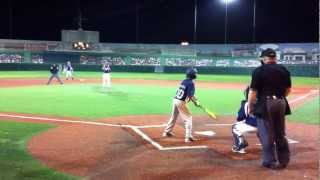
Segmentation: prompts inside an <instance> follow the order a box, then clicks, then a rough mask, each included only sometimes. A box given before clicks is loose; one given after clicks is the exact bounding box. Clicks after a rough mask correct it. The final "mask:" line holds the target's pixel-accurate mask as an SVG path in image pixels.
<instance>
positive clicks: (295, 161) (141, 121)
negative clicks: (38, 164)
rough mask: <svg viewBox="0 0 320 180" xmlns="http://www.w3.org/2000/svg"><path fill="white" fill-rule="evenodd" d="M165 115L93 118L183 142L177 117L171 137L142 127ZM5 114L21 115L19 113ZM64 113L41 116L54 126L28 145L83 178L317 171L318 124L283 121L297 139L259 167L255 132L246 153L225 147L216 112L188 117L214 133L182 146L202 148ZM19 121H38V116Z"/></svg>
mask: <svg viewBox="0 0 320 180" xmlns="http://www.w3.org/2000/svg"><path fill="white" fill-rule="evenodd" d="M24 116H26V115H24ZM0 117H1V115H0ZM1 118H2V117H1ZM42 118H44V117H42ZM167 118H168V117H167V116H159V115H148V116H126V117H116V118H108V119H103V120H99V123H108V124H114V125H116V126H117V125H120V124H121V125H130V126H137V127H138V126H143V128H142V127H141V129H140V130H141V131H142V132H143V134H145V135H146V136H148V137H150V138H151V139H152V140H153V141H155V142H156V143H159V144H160V145H161V146H163V147H180V146H186V144H185V143H184V142H183V136H184V130H183V125H182V123H181V121H179V123H178V125H177V127H176V128H175V134H176V135H175V137H173V138H163V137H161V132H162V130H163V127H149V128H148V127H146V126H154V125H162V124H164V123H166V121H167ZM5 119H9V120H20V121H21V119H20V118H8V117H6V118H5ZM49 119H50V118H49ZM65 119H68V120H70V122H63V121H61V122H56V121H49V120H48V121H46V120H44V121H41V122H42V123H54V124H56V125H57V127H56V128H54V129H50V130H49V131H47V132H44V133H42V134H39V135H38V136H35V137H33V138H32V140H31V141H30V142H29V143H28V150H29V151H30V153H31V154H32V155H33V156H34V157H35V158H37V159H39V160H40V161H42V162H43V163H45V164H46V165H48V166H49V167H51V168H54V169H56V170H58V171H61V172H65V173H68V174H73V175H77V176H81V177H85V178H88V179H130V180H131V179H132V180H138V179H159V180H160V179H161V180H162V179H208V180H209V179H215V178H218V179H258V178H261V177H263V179H317V177H318V176H319V174H318V167H319V165H318V159H317V158H315V157H318V152H319V147H318V146H317V142H318V135H319V128H318V126H313V125H305V124H299V123H289V124H288V125H287V127H288V137H289V138H290V139H292V140H295V141H299V143H296V144H290V148H291V152H292V156H291V163H290V165H289V167H288V168H287V169H285V170H281V171H271V170H266V169H264V168H261V167H260V152H261V149H260V148H261V147H260V146H259V145H257V144H258V140H257V138H256V135H255V134H250V135H248V137H247V140H248V141H249V144H250V146H249V148H248V154H245V155H237V154H234V153H232V152H231V145H232V136H231V133H230V131H231V126H230V124H231V123H232V122H233V119H234V118H233V117H219V120H218V121H216V122H215V121H212V120H209V119H208V118H207V117H204V116H197V117H194V129H195V131H213V132H215V133H216V134H215V135H214V136H212V137H208V136H202V135H196V137H197V138H199V140H198V141H196V142H193V143H191V144H187V146H200V145H205V146H207V148H202V149H186V150H166V151H160V150H158V149H157V148H156V147H154V146H153V145H151V144H150V143H149V142H148V141H146V140H144V139H143V138H142V137H141V136H140V135H139V134H137V133H136V132H134V131H133V130H132V129H131V128H128V127H111V126H103V125H99V124H81V123H78V122H75V123H72V122H73V121H76V119H70V118H64V120H65ZM22 121H27V122H39V119H38V120H36V119H32V118H31V119H24V120H22Z"/></svg>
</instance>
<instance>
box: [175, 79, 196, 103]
mask: <svg viewBox="0 0 320 180" xmlns="http://www.w3.org/2000/svg"><path fill="white" fill-rule="evenodd" d="M194 93H195V88H194V83H193V81H192V80H191V79H185V80H183V81H182V82H181V84H180V86H179V88H178V90H177V92H176V96H175V97H174V98H175V99H179V100H181V101H185V100H186V99H187V97H193V96H194Z"/></svg>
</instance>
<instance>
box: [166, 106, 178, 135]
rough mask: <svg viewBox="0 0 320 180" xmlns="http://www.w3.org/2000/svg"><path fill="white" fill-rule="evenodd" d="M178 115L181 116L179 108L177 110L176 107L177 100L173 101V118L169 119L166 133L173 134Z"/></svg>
mask: <svg viewBox="0 0 320 180" xmlns="http://www.w3.org/2000/svg"><path fill="white" fill-rule="evenodd" d="M178 115H179V111H178V108H177V105H176V102H175V100H173V102H172V111H171V117H170V119H169V121H168V123H167V126H166V128H165V129H164V133H170V132H172V130H173V127H174V126H175V124H176V121H177V118H178Z"/></svg>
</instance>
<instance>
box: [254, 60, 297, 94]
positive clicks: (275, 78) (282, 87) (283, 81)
mask: <svg viewBox="0 0 320 180" xmlns="http://www.w3.org/2000/svg"><path fill="white" fill-rule="evenodd" d="M289 87H291V78H290V72H289V71H288V70H287V69H286V68H285V67H284V66H282V65H279V64H265V65H262V66H260V67H258V68H256V69H255V70H254V71H253V73H252V81H251V85H250V88H252V89H255V90H256V91H257V92H258V99H259V98H261V97H264V96H270V95H276V96H278V97H284V96H285V91H286V89H287V88H289Z"/></svg>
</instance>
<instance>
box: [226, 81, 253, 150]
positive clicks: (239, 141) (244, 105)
mask: <svg viewBox="0 0 320 180" xmlns="http://www.w3.org/2000/svg"><path fill="white" fill-rule="evenodd" d="M248 93H249V87H247V88H246V90H245V91H244V96H245V100H242V101H241V107H240V109H239V111H238V116H237V121H238V122H236V123H234V124H233V125H232V134H233V139H234V143H233V146H232V152H235V153H240V154H244V153H246V151H245V148H246V147H247V146H248V142H247V141H246V140H245V138H244V135H245V134H247V133H252V132H257V119H256V118H255V117H252V116H249V115H248V102H247V101H248Z"/></svg>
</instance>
